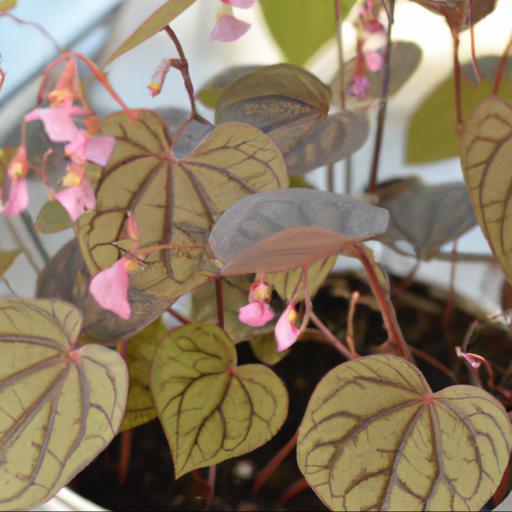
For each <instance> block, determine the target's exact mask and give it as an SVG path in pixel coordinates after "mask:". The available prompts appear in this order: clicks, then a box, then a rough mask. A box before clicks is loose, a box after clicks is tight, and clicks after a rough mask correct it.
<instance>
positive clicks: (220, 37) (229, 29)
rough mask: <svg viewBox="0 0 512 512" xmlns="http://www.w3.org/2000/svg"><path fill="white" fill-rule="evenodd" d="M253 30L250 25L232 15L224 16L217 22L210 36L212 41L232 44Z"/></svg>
mask: <svg viewBox="0 0 512 512" xmlns="http://www.w3.org/2000/svg"><path fill="white" fill-rule="evenodd" d="M249 28H251V24H250V23H246V22H245V21H242V20H239V19H237V18H235V17H234V16H232V15H231V14H223V15H222V16H220V17H219V19H218V20H217V23H216V24H215V26H214V27H213V30H212V33H211V34H210V41H223V42H230V41H236V40H237V39H239V38H240V37H242V36H243V35H244V34H245V33H246V32H247V31H248V30H249Z"/></svg>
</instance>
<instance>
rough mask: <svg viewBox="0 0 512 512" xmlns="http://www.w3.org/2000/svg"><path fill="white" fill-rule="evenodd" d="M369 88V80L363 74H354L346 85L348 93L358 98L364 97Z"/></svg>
mask: <svg viewBox="0 0 512 512" xmlns="http://www.w3.org/2000/svg"><path fill="white" fill-rule="evenodd" d="M369 90H370V80H369V79H368V77H367V76H365V75H358V76H355V77H354V78H353V79H352V82H351V84H350V85H349V87H348V93H349V94H350V95H351V96H355V97H356V98H357V99H359V100H362V99H364V97H365V96H366V94H367V93H368V91H369Z"/></svg>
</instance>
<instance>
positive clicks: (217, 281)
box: [215, 276, 224, 329]
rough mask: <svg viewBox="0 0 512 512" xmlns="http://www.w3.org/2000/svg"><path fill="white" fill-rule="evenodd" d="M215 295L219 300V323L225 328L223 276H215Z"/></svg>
mask: <svg viewBox="0 0 512 512" xmlns="http://www.w3.org/2000/svg"><path fill="white" fill-rule="evenodd" d="M215 297H216V300H217V323H218V324H219V327H220V328H221V329H224V294H223V293H222V277H220V276H219V277H216V278H215Z"/></svg>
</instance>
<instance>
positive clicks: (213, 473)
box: [205, 465, 217, 510]
mask: <svg viewBox="0 0 512 512" xmlns="http://www.w3.org/2000/svg"><path fill="white" fill-rule="evenodd" d="M216 479H217V466H216V465H213V466H210V467H209V468H208V497H207V498H206V506H205V510H210V509H211V508H212V505H213V500H214V498H215V481H216Z"/></svg>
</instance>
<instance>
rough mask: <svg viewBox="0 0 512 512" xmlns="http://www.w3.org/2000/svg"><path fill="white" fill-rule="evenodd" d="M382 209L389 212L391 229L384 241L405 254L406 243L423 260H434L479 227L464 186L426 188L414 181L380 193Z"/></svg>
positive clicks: (407, 181) (426, 186)
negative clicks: (448, 245) (443, 248)
mask: <svg viewBox="0 0 512 512" xmlns="http://www.w3.org/2000/svg"><path fill="white" fill-rule="evenodd" d="M379 194H380V197H381V199H380V201H379V206H381V207H382V208H386V210H388V211H389V227H388V230H387V231H386V233H385V234H384V235H383V236H382V237H381V238H380V240H381V241H382V242H384V243H387V244H389V245H390V246H391V247H393V248H395V249H397V250H398V251H399V252H405V249H404V248H402V247H400V246H399V244H397V242H398V241H399V240H405V241H406V242H408V243H409V244H410V245H411V246H412V249H413V250H414V255H415V256H416V257H417V258H419V259H422V260H429V259H431V258H434V257H435V255H436V254H437V253H438V252H439V250H440V248H441V246H442V245H443V244H445V243H447V242H450V241H452V240H455V239H457V238H459V237H460V236H462V235H463V234H464V233H465V232H466V231H468V230H469V229H471V228H472V227H474V226H475V225H476V219H475V215H474V212H473V206H472V204H471V201H470V199H469V196H468V192H467V189H466V187H465V185H464V184H463V183H443V184H441V185H425V184H424V183H423V182H422V181H421V180H420V179H418V178H416V177H413V178H407V179H404V180H396V181H393V182H392V183H390V184H388V185H384V186H383V187H381V188H380V189H379Z"/></svg>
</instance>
